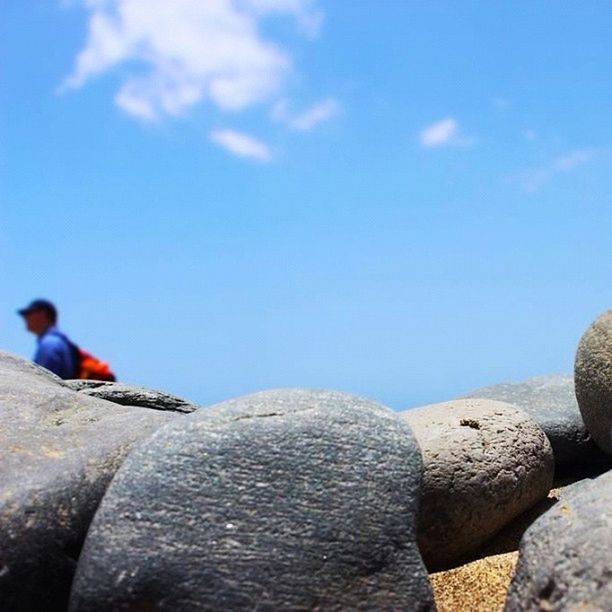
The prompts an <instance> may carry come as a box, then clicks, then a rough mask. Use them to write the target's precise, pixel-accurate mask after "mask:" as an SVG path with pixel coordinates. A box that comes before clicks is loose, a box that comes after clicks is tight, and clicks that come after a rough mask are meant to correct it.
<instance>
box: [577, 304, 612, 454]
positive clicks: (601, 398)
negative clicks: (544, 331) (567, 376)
mask: <svg viewBox="0 0 612 612" xmlns="http://www.w3.org/2000/svg"><path fill="white" fill-rule="evenodd" d="M574 380H575V384H576V398H577V399H578V406H579V407H580V412H581V413H582V418H583V420H584V423H585V425H586V426H587V429H588V430H589V432H590V433H591V435H592V436H593V439H594V440H595V442H596V443H597V444H598V445H599V447H600V448H601V449H602V450H604V451H605V452H606V453H607V454H608V455H612V310H608V311H607V312H604V313H603V314H602V315H600V316H599V317H598V318H597V319H596V320H595V321H594V322H593V323H592V324H591V325H590V326H589V328H588V329H587V330H586V332H584V335H583V336H582V338H581V339H580V343H579V344H578V350H577V351H576V360H575V363H574Z"/></svg>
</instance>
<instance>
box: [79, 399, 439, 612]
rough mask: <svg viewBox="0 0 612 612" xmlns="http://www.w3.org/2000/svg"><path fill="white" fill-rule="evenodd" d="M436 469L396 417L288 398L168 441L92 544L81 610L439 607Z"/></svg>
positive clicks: (138, 456) (192, 420)
mask: <svg viewBox="0 0 612 612" xmlns="http://www.w3.org/2000/svg"><path fill="white" fill-rule="evenodd" d="M421 469H422V465H421V458H420V455H419V450H418V447H417V445H416V443H415V441H414V438H413V436H412V433H411V431H410V428H409V427H408V426H407V425H406V424H405V423H402V422H401V421H400V420H399V419H398V418H397V417H396V416H395V415H394V414H393V413H392V412H391V411H389V410H387V409H384V408H382V407H380V406H377V405H376V404H373V403H371V402H369V401H367V400H364V399H360V398H357V397H354V396H350V395H346V394H343V393H336V392H331V391H308V390H275V391H266V392H261V393H256V394H253V395H249V396H246V397H242V398H238V399H235V400H232V401H229V402H226V403H223V404H220V405H218V406H216V407H213V408H211V409H208V410H199V411H197V412H194V413H193V414H190V415H188V416H186V417H184V418H183V419H181V420H180V423H179V422H178V421H177V422H176V423H173V424H171V425H169V426H167V427H164V428H163V429H160V430H159V431H157V432H156V433H155V434H154V435H153V436H152V437H151V438H150V439H149V440H148V441H147V442H146V443H144V444H143V445H141V446H140V447H139V448H138V449H137V450H135V451H134V452H132V453H131V454H130V456H129V457H128V459H127V460H126V461H125V463H124V464H123V466H122V467H121V468H120V470H119V471H118V472H117V475H116V477H115V479H114V480H113V483H112V484H111V486H110V487H109V490H108V492H107V494H106V496H105V497H104V500H103V501H102V504H101V505H100V508H99V510H98V512H97V513H96V516H95V519H94V521H93V523H92V527H91V529H90V531H89V533H88V536H87V540H86V543H85V546H84V549H83V553H82V555H81V558H80V560H79V567H78V570H77V574H76V577H75V582H74V586H73V591H72V598H71V606H70V609H71V610H73V611H77V610H101V611H103V610H124V609H125V610H127V609H130V610H148V609H156V610H186V609H203V610H244V609H249V610H250V609H261V610H297V609H334V610H339V609H346V610H350V609H404V610H430V609H433V600H432V594H431V589H430V586H429V583H428V580H427V574H426V571H425V567H424V565H423V562H422V560H421V557H420V554H419V551H418V548H417V546H416V542H415V529H414V522H415V515H416V511H417V504H418V497H419V490H420V483H421Z"/></svg>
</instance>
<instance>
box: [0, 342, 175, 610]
mask: <svg viewBox="0 0 612 612" xmlns="http://www.w3.org/2000/svg"><path fill="white" fill-rule="evenodd" d="M174 418H175V414H173V413H170V412H166V413H164V412H160V411H155V410H142V409H139V408H128V407H124V406H118V405H116V404H111V403H109V402H105V401H102V400H99V399H95V398H92V397H88V396H86V395H82V394H80V393H76V392H74V391H72V390H71V389H70V388H68V387H67V386H66V385H65V384H64V381H62V380H61V379H60V378H58V377H57V376H55V375H54V374H52V373H51V372H49V371H48V370H45V369H44V368H40V367H38V366H36V365H34V364H32V363H31V362H29V361H26V360H24V359H21V358H20V357H17V356H15V355H11V354H9V353H6V352H0V419H1V421H2V426H1V427H0V466H1V469H0V609H2V610H10V611H11V612H20V611H26V610H45V611H46V612H48V611H54V610H66V607H67V604H68V597H69V593H70V584H71V581H72V577H73V574H74V570H75V568H76V560H77V557H78V555H79V551H80V548H81V545H82V542H83V540H84V538H85V534H86V531H87V529H88V526H89V523H90V521H91V518H92V517H93V515H94V512H95V510H96V507H97V506H98V504H99V502H100V499H101V498H102V495H103V493H104V491H105V489H106V487H107V485H108V483H109V481H110V479H111V478H112V476H113V474H114V473H115V471H116V469H117V468H118V467H119V465H120V464H121V462H122V460H123V458H124V456H125V455H126V453H127V452H128V450H129V449H130V448H131V447H132V446H133V445H134V444H135V443H136V442H137V441H139V440H140V439H142V438H144V437H146V436H147V435H149V434H150V433H152V432H153V431H154V430H155V429H156V428H157V427H159V426H160V425H162V424H165V423H167V422H169V420H171V419H174Z"/></svg>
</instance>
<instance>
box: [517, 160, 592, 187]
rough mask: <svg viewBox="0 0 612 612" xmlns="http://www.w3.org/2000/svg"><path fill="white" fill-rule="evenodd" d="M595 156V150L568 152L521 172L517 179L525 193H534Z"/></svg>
mask: <svg viewBox="0 0 612 612" xmlns="http://www.w3.org/2000/svg"><path fill="white" fill-rule="evenodd" d="M596 154H597V151H596V150H595V149H576V150H575V151H570V152H568V153H566V154H564V155H560V156H559V157H556V158H554V159H553V160H552V161H551V162H550V163H548V164H547V165H544V166H541V167H539V168H533V169H531V170H527V171H525V172H523V173H522V174H521V175H520V177H519V182H520V184H521V186H522V188H523V189H524V190H525V191H526V192H527V193H535V192H536V191H539V190H540V189H541V188H542V187H543V186H544V185H545V184H546V183H548V182H549V181H551V180H552V179H553V178H554V177H555V176H557V175H559V174H564V173H568V172H572V171H574V170H575V169H577V168H578V167H580V166H583V165H585V164H587V163H589V162H590V161H592V160H593V159H594V157H595V156H596Z"/></svg>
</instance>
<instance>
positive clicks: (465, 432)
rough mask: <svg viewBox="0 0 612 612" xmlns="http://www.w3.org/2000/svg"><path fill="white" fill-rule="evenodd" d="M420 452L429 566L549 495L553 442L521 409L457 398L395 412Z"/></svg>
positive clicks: (422, 537)
mask: <svg viewBox="0 0 612 612" xmlns="http://www.w3.org/2000/svg"><path fill="white" fill-rule="evenodd" d="M399 416H400V417H401V418H403V419H405V420H406V421H407V422H408V423H409V424H410V425H411V427H412V431H413V432H414V435H415V437H416V439H417V442H418V444H419V446H420V447H421V452H422V454H423V467H424V475H423V494H422V500H421V508H420V512H419V518H418V523H417V533H418V542H419V547H420V549H421V554H422V555H423V559H424V561H425V563H426V564H427V567H428V568H429V569H430V570H433V569H444V568H447V567H449V566H450V565H451V564H452V563H453V562H456V561H458V560H460V559H462V558H463V557H464V556H466V555H467V554H468V553H469V552H471V551H473V550H475V549H477V548H478V547H479V546H481V545H482V544H483V543H484V542H486V541H487V540H488V539H489V538H490V537H491V536H493V535H494V534H495V533H496V532H497V531H499V530H500V529H501V528H502V527H503V526H504V525H506V524H507V523H509V522H510V521H511V520H512V519H513V518H514V517H516V516H517V515H518V514H520V513H521V512H523V511H524V510H526V509H528V508H529V507H531V506H532V505H533V504H535V503H536V502H537V501H539V500H540V499H543V498H544V497H546V495H547V494H548V491H549V490H550V487H551V485H552V480H553V473H554V461H553V455H552V449H551V446H550V443H549V442H548V439H547V438H546V436H545V434H544V432H543V431H542V430H541V429H540V427H539V426H538V424H537V423H536V422H535V421H534V420H533V419H532V418H531V417H530V416H529V415H528V414H526V413H525V412H523V411H522V410H521V409H519V408H517V407H515V406H511V405H510V404H506V403H503V402H497V401H494V400H487V399H463V400H453V401H450V402H444V403H441V404H433V405H430V406H423V407H421V408H413V409H412V410H406V411H404V412H401V413H399Z"/></svg>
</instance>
